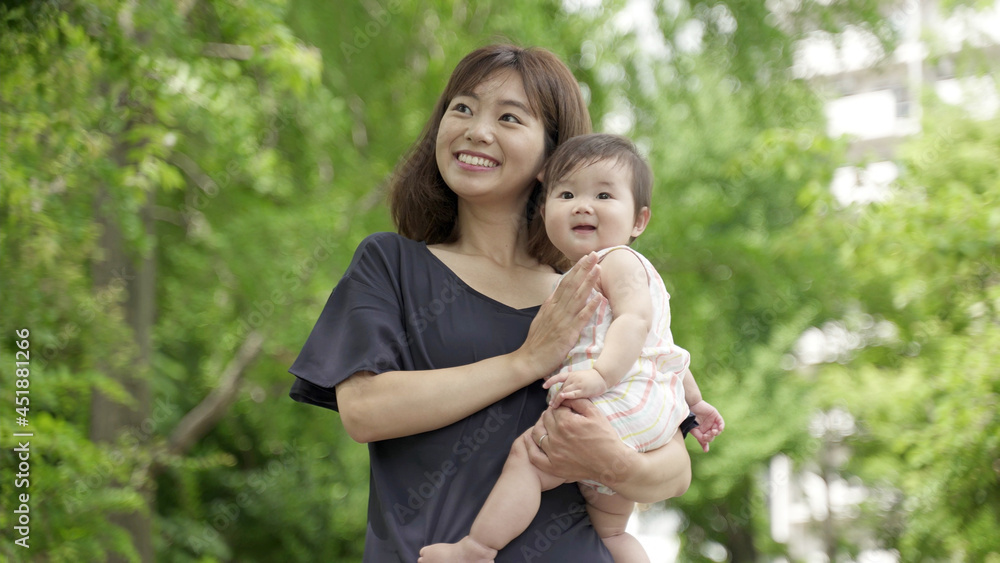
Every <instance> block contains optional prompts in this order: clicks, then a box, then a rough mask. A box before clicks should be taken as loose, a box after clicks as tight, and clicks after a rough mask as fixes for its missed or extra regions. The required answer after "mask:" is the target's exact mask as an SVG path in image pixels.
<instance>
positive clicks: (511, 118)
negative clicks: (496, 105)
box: [500, 113, 521, 123]
mask: <svg viewBox="0 0 1000 563" xmlns="http://www.w3.org/2000/svg"><path fill="white" fill-rule="evenodd" d="M500 121H506V122H508V123H521V119H520V118H518V117H517V116H516V115H514V114H512V113H505V114H503V115H501V116H500Z"/></svg>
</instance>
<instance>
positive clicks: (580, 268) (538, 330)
mask: <svg viewBox="0 0 1000 563" xmlns="http://www.w3.org/2000/svg"><path fill="white" fill-rule="evenodd" d="M600 273H601V267H600V266H599V265H598V264H597V255H596V254H595V253H593V252H591V253H590V254H588V255H586V256H584V257H583V258H581V259H580V261H579V262H577V263H576V265H575V266H573V268H572V269H571V270H570V271H569V273H567V274H566V275H565V276H564V277H563V278H562V280H561V281H560V282H559V286H558V287H556V289H555V291H553V292H552V294H551V295H549V297H548V298H547V299H546V300H545V302H544V303H542V307H541V309H539V311H538V315H536V316H535V319H534V320H533V321H532V322H531V327H530V328H529V329H528V337H527V338H526V339H525V341H524V344H522V345H521V347H520V348H518V349H517V350H516V351H515V352H513V354H512V356H513V357H514V359H515V361H516V362H517V365H519V366H520V369H521V370H523V372H524V373H534V374H536V377H535V378H536V379H538V378H541V377H544V376H546V375H549V374H551V373H552V372H553V371H555V370H556V369H557V368H558V367H559V365H560V364H561V363H562V361H563V360H564V359H565V358H566V354H567V353H568V352H569V350H570V348H572V347H573V344H574V343H575V342H576V341H577V339H578V338H579V337H580V331H581V330H583V327H584V326H586V324H587V321H588V320H590V317H592V316H593V315H594V311H595V310H597V306H598V304H599V300H597V299H592V300H590V301H589V302H588V298H589V297H590V294H591V292H592V291H593V290H594V288H596V287H597V280H598V279H599V277H600Z"/></svg>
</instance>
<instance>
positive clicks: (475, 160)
mask: <svg viewBox="0 0 1000 563" xmlns="http://www.w3.org/2000/svg"><path fill="white" fill-rule="evenodd" d="M458 160H459V162H464V163H466V164H471V165H473V166H482V167H485V168H494V167H496V165H497V163H496V162H494V161H492V160H487V159H485V158H482V157H480V156H472V155H471V154H465V153H459V155H458Z"/></svg>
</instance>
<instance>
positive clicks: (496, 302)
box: [420, 241, 542, 313]
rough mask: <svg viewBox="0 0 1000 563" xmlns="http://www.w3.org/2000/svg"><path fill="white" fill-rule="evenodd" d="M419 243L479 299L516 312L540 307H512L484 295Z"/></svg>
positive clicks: (423, 244)
mask: <svg viewBox="0 0 1000 563" xmlns="http://www.w3.org/2000/svg"><path fill="white" fill-rule="evenodd" d="M420 245H421V246H422V247H423V249H424V252H426V253H427V254H428V255H429V256H430V257H431V258H432V259H433V260H434V262H436V263H437V264H438V265H439V266H440V267H441V268H442V269H444V271H445V272H447V273H448V275H450V276H451V277H453V278H455V280H456V281H458V283H460V284H462V287H464V288H465V289H467V290H468V291H469V293H471V294H472V295H475V296H477V297H479V298H480V299H483V300H485V301H488V302H490V303H492V304H494V305H499V306H500V307H503V308H505V309H509V310H511V311H514V312H517V313H534V312H537V311H538V309H539V308H541V306H542V304H541V303H539V304H538V305H532V306H531V307H525V308H523V309H518V308H517V307H514V306H513V305H508V304H507V303H504V302H503V301H500V300H498V299H494V298H493V297H490V296H489V295H486V294H485V293H482V292H480V291H479V290H477V289H476V288H474V287H472V286H471V285H469V284H468V283H467V282H466V281H465V280H463V279H462V277H461V276H459V275H458V273H457V272H455V270H452V269H451V267H450V266H448V264H445V263H444V260H441V258H439V257H438V255H437V254H434V253H433V252H431V249H430V248H428V247H427V243H426V242H424V241H421V242H420Z"/></svg>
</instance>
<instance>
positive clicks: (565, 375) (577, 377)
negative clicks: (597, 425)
mask: <svg viewBox="0 0 1000 563" xmlns="http://www.w3.org/2000/svg"><path fill="white" fill-rule="evenodd" d="M557 383H562V384H563V385H562V389H560V390H559V394H557V395H556V397H555V398H554V399H552V403H550V404H549V407H551V408H553V409H554V408H558V407H559V405H560V404H561V403H562V402H563V401H565V400H567V399H592V398H594V397H596V396H598V395H600V394H602V393H604V392H605V391H607V390H608V382H607V381H604V377H602V376H601V374H600V373H598V372H597V370H596V369H585V370H581V371H570V372H562V373H557V374H556V375H553V376H552V377H550V378H549V379H548V380H547V381H546V382H545V383H544V384H543V385H542V387H543V388H545V389H548V388H549V387H552V386H553V385H555V384H557Z"/></svg>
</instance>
